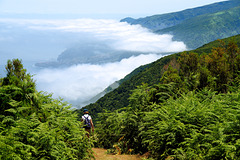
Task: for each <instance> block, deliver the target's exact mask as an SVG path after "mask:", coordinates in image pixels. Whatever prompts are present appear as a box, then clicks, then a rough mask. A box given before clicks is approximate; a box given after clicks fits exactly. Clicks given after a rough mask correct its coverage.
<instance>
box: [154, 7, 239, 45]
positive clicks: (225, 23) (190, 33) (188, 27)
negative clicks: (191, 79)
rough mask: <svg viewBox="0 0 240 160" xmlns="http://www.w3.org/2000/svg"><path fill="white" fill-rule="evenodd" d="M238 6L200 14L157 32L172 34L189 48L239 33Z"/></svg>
mask: <svg viewBox="0 0 240 160" xmlns="http://www.w3.org/2000/svg"><path fill="white" fill-rule="evenodd" d="M239 17H240V7H235V8H231V9H229V10H225V11H221V12H217V13H213V14H208V15H202V16H198V17H195V18H193V19H189V20H186V21H184V22H182V23H181V24H179V25H175V26H173V27H169V28H166V29H162V30H158V31H156V33H158V34H166V33H167V34H172V35H174V38H173V39H174V40H178V41H183V42H184V43H185V44H186V45H187V46H188V47H189V48H196V47H198V46H199V45H203V44H205V43H208V42H211V41H213V40H216V39H222V38H226V37H230V36H234V35H237V34H240V19H239Z"/></svg>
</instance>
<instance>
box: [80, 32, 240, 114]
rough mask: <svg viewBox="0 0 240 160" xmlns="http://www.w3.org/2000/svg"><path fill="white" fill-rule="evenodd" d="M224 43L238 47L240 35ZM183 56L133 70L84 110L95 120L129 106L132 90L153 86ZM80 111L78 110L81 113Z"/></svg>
mask: <svg viewBox="0 0 240 160" xmlns="http://www.w3.org/2000/svg"><path fill="white" fill-rule="evenodd" d="M222 41H223V42H224V43H226V44H228V43H230V42H231V41H235V42H236V43H237V45H238V46H240V35H237V36H233V37H230V38H226V39H223V40H222ZM221 45H222V44H221V43H220V42H219V40H216V41H213V42H211V43H209V44H206V45H203V46H202V47H200V48H198V49H196V50H192V51H187V52H184V53H190V52H194V53H198V54H205V53H211V51H212V48H214V47H220V46H221ZM181 54H183V53H182V52H180V53H175V54H172V55H169V56H165V57H163V58H161V59H159V60H157V61H155V62H153V63H151V64H148V65H144V66H141V67H139V68H137V69H135V70H134V71H133V72H132V73H130V74H129V75H127V76H126V77H125V78H124V79H122V80H121V85H120V86H119V87H118V88H117V89H115V90H113V91H112V92H110V93H108V94H106V95H105V96H104V97H102V98H100V99H99V100H98V101H97V102H96V103H93V104H90V105H88V106H86V107H84V108H88V109H89V110H90V111H91V113H92V115H93V117H95V118H97V113H101V112H103V111H104V110H105V109H106V110H108V111H114V110H116V109H119V108H123V107H126V106H128V105H129V101H128V98H129V96H130V94H131V92H132V90H134V89H136V88H137V86H139V85H141V84H143V83H145V84H148V85H149V86H153V85H155V84H158V83H159V82H160V79H161V77H162V75H163V73H164V71H165V70H166V65H167V64H171V65H172V66H173V67H174V66H175V67H176V66H177V59H178V57H179V56H180V55H181ZM81 111H82V110H79V112H80V113H81Z"/></svg>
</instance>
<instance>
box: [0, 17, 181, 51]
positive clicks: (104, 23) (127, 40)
mask: <svg viewBox="0 0 240 160" xmlns="http://www.w3.org/2000/svg"><path fill="white" fill-rule="evenodd" d="M1 21H4V20H3V19H2V20H1V19H0V22H1ZM5 21H7V22H9V23H16V24H18V25H26V27H28V28H29V29H34V30H45V31H48V30H57V31H59V32H71V33H76V34H79V35H81V34H82V35H84V36H88V37H92V38H94V39H95V40H99V41H106V42H108V43H109V44H111V47H113V48H114V49H117V50H129V51H140V52H158V53H159V52H178V51H183V50H186V46H185V44H184V43H183V42H177V41H172V35H158V34H154V33H152V32H150V31H149V30H148V29H146V28H143V27H141V26H140V25H129V24H128V23H126V22H119V21H117V20H109V19H72V20H27V19H25V20H24V19H22V20H16V19H15V20H14V19H7V20H5Z"/></svg>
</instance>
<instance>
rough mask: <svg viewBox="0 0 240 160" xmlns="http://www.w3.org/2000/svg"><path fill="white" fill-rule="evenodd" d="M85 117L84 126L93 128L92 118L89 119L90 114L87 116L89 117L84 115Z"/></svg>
mask: <svg viewBox="0 0 240 160" xmlns="http://www.w3.org/2000/svg"><path fill="white" fill-rule="evenodd" d="M83 117H84V126H83V128H86V129H90V128H91V123H90V119H88V118H89V116H87V117H85V116H83Z"/></svg>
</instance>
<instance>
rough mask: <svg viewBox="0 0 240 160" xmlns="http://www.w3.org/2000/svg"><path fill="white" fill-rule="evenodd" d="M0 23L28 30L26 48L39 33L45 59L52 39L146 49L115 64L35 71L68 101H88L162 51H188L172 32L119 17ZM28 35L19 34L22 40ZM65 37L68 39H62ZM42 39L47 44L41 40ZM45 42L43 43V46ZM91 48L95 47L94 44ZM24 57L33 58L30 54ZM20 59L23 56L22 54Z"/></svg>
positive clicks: (46, 87) (45, 86)
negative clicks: (156, 31) (159, 32)
mask: <svg viewBox="0 0 240 160" xmlns="http://www.w3.org/2000/svg"><path fill="white" fill-rule="evenodd" d="M0 23H8V24H10V25H12V26H14V28H19V30H17V32H21V30H27V31H29V32H27V33H28V34H29V35H30V36H28V37H30V39H29V40H28V39H27V40H25V41H27V42H29V43H26V44H23V45H21V44H22V41H19V45H20V46H24V47H30V46H34V45H33V44H32V43H34V41H33V40H32V39H31V38H32V37H35V36H34V34H33V36H32V35H31V34H32V33H36V32H37V33H38V34H36V35H38V36H40V37H39V38H40V40H39V41H36V42H35V43H36V44H35V45H36V46H38V48H41V50H40V52H42V53H46V54H44V56H45V58H46V57H47V56H50V54H49V55H47V53H49V52H46V50H47V49H49V48H50V47H54V46H57V45H54V46H53V45H49V46H47V45H46V44H48V43H49V44H52V42H51V39H52V38H54V40H56V41H57V42H58V41H59V42H58V43H56V44H69V41H70V42H71V43H73V40H72V39H73V38H71V37H74V41H75V42H78V43H82V44H86V43H95V44H99V45H101V46H102V47H105V46H106V47H109V46H110V47H111V48H112V49H113V50H127V51H139V52H145V53H144V54H145V55H139V56H137V57H131V58H128V59H123V60H121V61H120V62H115V63H107V64H103V65H91V64H81V65H80V64H79V65H77V66H71V67H68V68H63V69H41V70H40V71H36V72H35V73H34V74H35V75H36V76H35V77H34V78H35V79H36V80H37V86H38V90H42V91H47V92H49V93H53V94H54V97H58V96H60V97H62V98H64V99H65V100H67V101H80V102H84V101H87V100H89V99H90V98H92V97H93V96H95V95H96V94H98V93H99V92H101V91H103V90H104V89H105V88H106V87H108V86H109V85H110V84H112V83H113V82H115V81H117V80H119V79H121V78H123V77H124V76H125V75H127V74H129V73H130V72H131V71H132V70H134V69H135V68H137V67H139V66H140V65H143V64H146V63H150V62H152V61H154V60H157V59H158V58H160V57H161V56H159V54H160V53H163V54H166V52H179V51H183V50H186V46H185V45H184V43H183V42H175V41H172V36H171V35H157V34H154V33H152V32H150V31H149V30H147V29H145V28H143V27H141V26H140V25H129V24H127V23H124V22H118V21H115V20H105V19H73V20H32V19H31V20H27V19H25V20H24V19H20V20H19V19H0ZM17 26H19V27H17ZM40 31H41V32H40ZM53 31H54V32H53ZM9 33H11V32H9ZM62 33H64V34H62ZM41 35H42V36H43V37H41ZM19 36H22V34H19ZM23 36H25V35H23ZM28 37H26V36H25V37H22V38H21V37H19V39H25V38H28ZM56 37H57V38H56ZM65 37H68V38H65ZM62 39H63V40H65V41H64V42H61V40H62ZM42 41H44V43H40V42H42ZM60 42H61V43H60ZM41 44H42V46H40V45H41ZM54 44H55V43H54ZM90 46H91V45H90ZM48 47H49V48H48ZM57 47H59V46H57ZM89 49H94V47H92V48H91V47H90V48H89ZM112 53H114V52H112ZM150 53H151V54H150ZM59 54H60V53H59ZM109 54H110V53H109ZM39 55H40V54H39ZM39 55H38V56H39ZM41 55H42V54H41ZM21 56H23V57H24V56H25V57H29V56H27V55H21ZM34 56H35V55H34ZM42 56H43V55H42ZM18 58H20V59H22V57H18ZM39 59H41V57H40V58H39Z"/></svg>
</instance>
